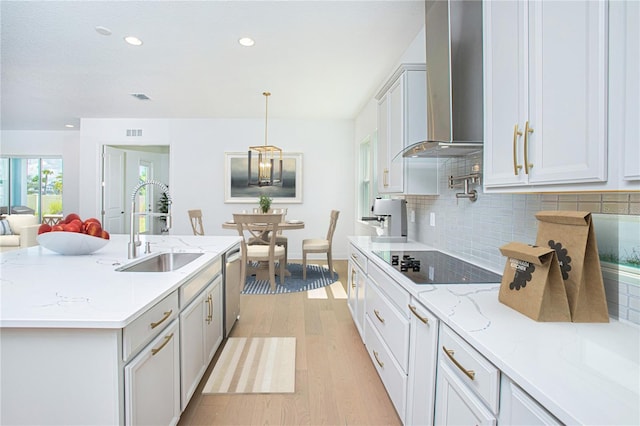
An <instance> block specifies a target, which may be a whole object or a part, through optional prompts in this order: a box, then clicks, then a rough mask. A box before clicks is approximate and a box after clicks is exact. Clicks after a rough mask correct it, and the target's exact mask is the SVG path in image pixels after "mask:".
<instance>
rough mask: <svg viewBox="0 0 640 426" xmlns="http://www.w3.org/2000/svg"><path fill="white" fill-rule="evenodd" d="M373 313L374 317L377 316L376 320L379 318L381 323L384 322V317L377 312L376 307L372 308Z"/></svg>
mask: <svg viewBox="0 0 640 426" xmlns="http://www.w3.org/2000/svg"><path fill="white" fill-rule="evenodd" d="M373 313H374V314H376V317H378V320H379V321H380V322H381V323H383V324H384V318H382V317H381V316H380V312H378V310H377V309H374V310H373Z"/></svg>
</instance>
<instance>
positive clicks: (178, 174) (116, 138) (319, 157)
mask: <svg viewBox="0 0 640 426" xmlns="http://www.w3.org/2000/svg"><path fill="white" fill-rule="evenodd" d="M81 129H82V130H81V141H82V143H81V146H80V164H81V166H80V174H79V177H80V179H79V180H80V185H81V186H80V196H79V205H80V209H79V213H80V215H81V216H85V215H89V216H90V215H95V214H96V213H98V212H99V211H100V208H101V207H100V203H101V201H100V187H99V182H100V152H101V147H102V145H103V144H112V145H128V144H129V145H164V144H167V145H170V160H169V162H170V166H169V167H170V172H169V174H170V179H169V187H170V188H171V195H172V197H173V206H172V210H173V219H174V220H173V228H172V230H171V233H172V234H190V233H191V227H190V225H189V221H188V216H187V210H189V209H194V208H199V209H201V210H202V212H203V221H204V227H205V232H206V234H208V235H230V234H233V231H228V230H223V229H222V228H221V224H222V222H224V221H226V220H229V219H230V218H231V215H232V213H233V212H237V211H240V210H242V209H249V208H253V207H255V206H257V203H256V204H255V205H254V204H235V203H234V204H226V203H224V173H225V170H224V153H225V152H246V150H247V147H248V146H249V145H261V144H263V143H264V120H262V119H173V120H161V119H139V120H135V119H83V120H82V125H81ZM126 129H142V130H143V136H142V137H127V136H126ZM354 137H355V136H354V122H353V121H352V120H278V119H270V120H269V134H268V138H269V139H268V141H269V144H273V145H277V146H279V147H281V148H283V150H284V151H285V152H300V153H302V154H303V159H302V163H303V167H302V174H303V177H302V186H303V188H302V203H300V204H288V205H284V204H282V205H278V206H282V207H287V208H288V209H289V210H288V216H287V217H288V218H289V219H301V220H304V221H305V229H304V230H297V231H290V232H289V233H288V235H287V236H288V237H289V257H290V258H291V259H296V258H298V259H299V258H301V257H302V239H304V238H309V237H324V236H325V235H326V232H327V228H328V226H329V214H330V211H331V210H332V209H337V210H340V212H341V213H340V219H339V220H338V225H337V228H336V233H335V236H334V244H333V251H334V257H335V258H336V259H342V258H346V257H347V238H346V237H347V235H353V233H354V232H353V223H354V211H355V194H354V189H353V184H352V182H353V176H354V172H353V165H354V164H355V156H354V149H353V140H354Z"/></svg>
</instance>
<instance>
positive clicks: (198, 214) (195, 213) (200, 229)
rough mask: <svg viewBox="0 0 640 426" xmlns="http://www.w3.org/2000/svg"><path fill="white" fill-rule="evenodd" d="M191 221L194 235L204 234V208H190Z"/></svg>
mask: <svg viewBox="0 0 640 426" xmlns="http://www.w3.org/2000/svg"><path fill="white" fill-rule="evenodd" d="M187 212H188V213H189V222H191V229H192V230H193V235H204V226H203V225H202V210H188V211H187Z"/></svg>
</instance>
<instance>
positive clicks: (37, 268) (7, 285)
mask: <svg viewBox="0 0 640 426" xmlns="http://www.w3.org/2000/svg"><path fill="white" fill-rule="evenodd" d="M141 240H142V241H143V244H142V247H144V243H145V242H146V241H149V242H151V252H152V253H151V255H153V254H154V253H159V252H170V251H172V250H173V251H174V252H197V253H204V255H202V256H200V257H199V258H197V259H196V260H194V261H193V262H191V263H189V264H187V265H186V266H184V267H182V268H179V269H177V270H175V271H171V272H118V271H116V268H118V267H120V266H122V265H125V264H127V263H130V262H133V261H134V260H139V259H141V258H143V257H145V256H150V255H145V254H140V255H139V256H138V258H137V259H131V260H129V259H127V243H128V241H129V237H128V235H112V236H111V240H110V241H109V243H108V244H107V245H106V246H105V247H104V248H102V249H100V250H98V251H96V252H95V253H92V254H90V255H85V256H63V255H60V254H57V253H55V252H52V251H50V250H48V249H45V248H44V247H41V246H35V247H29V248H27V249H22V250H14V251H9V252H3V253H0V327H3V328H9V327H21V328H26V327H28V328H36V327H39V328H122V327H124V326H126V325H127V324H129V323H130V322H131V321H133V320H134V319H135V318H137V317H138V316H139V315H140V314H141V313H142V312H144V311H146V310H147V309H148V308H150V307H151V306H153V305H154V304H155V303H157V302H159V301H160V300H162V299H163V298H164V297H166V296H167V295H169V294H170V293H171V292H173V291H174V290H176V289H177V288H178V287H180V285H181V284H182V283H184V282H185V281H187V280H188V279H189V278H190V277H191V276H192V275H194V274H195V273H196V272H197V271H199V270H200V269H201V268H203V267H204V266H205V265H206V264H207V263H208V262H209V261H211V260H212V259H215V258H216V257H218V256H220V255H221V254H223V253H224V252H226V251H227V250H229V249H230V248H232V247H233V246H235V245H236V244H239V242H240V238H239V237H231V236H211V237H208V236H191V235H189V236H182V235H180V236H141ZM142 247H141V248H140V251H142Z"/></svg>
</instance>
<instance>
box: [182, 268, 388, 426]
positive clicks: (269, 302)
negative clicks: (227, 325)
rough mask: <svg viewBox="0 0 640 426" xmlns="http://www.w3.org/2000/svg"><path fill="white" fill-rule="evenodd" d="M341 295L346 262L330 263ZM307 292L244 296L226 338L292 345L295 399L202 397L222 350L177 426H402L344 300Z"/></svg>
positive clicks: (287, 396) (275, 396) (280, 396)
mask: <svg viewBox="0 0 640 426" xmlns="http://www.w3.org/2000/svg"><path fill="white" fill-rule="evenodd" d="M334 267H335V269H336V271H337V272H338V274H339V277H340V281H341V282H342V284H343V286H344V287H345V290H346V284H347V261H346V260H342V261H334ZM328 294H329V298H328V299H308V298H307V294H306V292H299V293H293V294H283V295H262V296H260V295H256V296H252V295H243V296H241V301H240V310H241V312H240V320H239V321H238V322H237V323H236V325H235V327H234V328H233V330H232V331H231V337H252V336H253V337H256V336H274V337H286V336H293V337H296V391H295V393H293V394H247V395H202V393H201V390H202V387H203V386H204V383H205V382H206V379H207V378H208V377H209V373H210V372H211V370H212V369H213V365H214V364H215V362H216V360H217V357H218V356H219V354H220V352H221V350H222V346H224V343H223V345H221V348H220V349H219V350H218V353H217V354H216V357H214V360H213V362H212V363H211V365H210V366H209V368H208V370H207V372H206V373H205V375H204V378H203V379H202V382H201V383H200V386H199V387H198V389H197V390H196V393H195V394H194V396H193V397H192V399H191V402H190V403H189V406H188V407H187V408H186V410H185V411H184V413H183V414H182V417H181V419H180V422H179V425H181V426H188V425H257V424H261V425H266V424H276V425H320V424H323V425H399V424H401V422H400V419H399V418H398V416H397V414H396V412H395V409H394V408H393V405H392V403H391V400H390V399H389V397H388V395H387V393H386V391H385V389H384V386H383V385H382V382H381V381H380V379H379V377H378V375H377V373H376V370H375V368H374V366H373V364H372V363H371V359H370V358H369V355H368V354H367V351H366V348H365V347H364V345H363V343H362V339H361V338H360V335H359V334H358V330H357V329H356V327H355V325H354V323H353V320H352V319H351V314H350V312H349V309H348V307H347V300H346V299H333V296H332V295H331V292H328Z"/></svg>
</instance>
